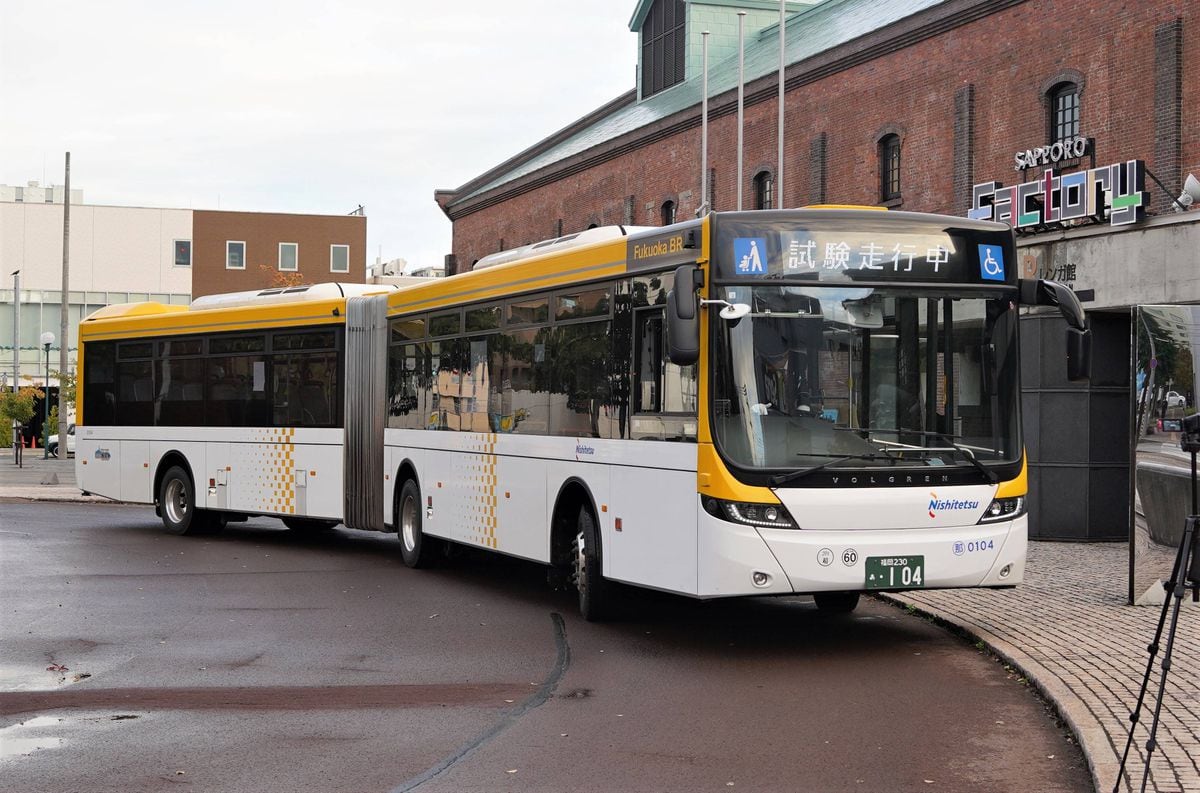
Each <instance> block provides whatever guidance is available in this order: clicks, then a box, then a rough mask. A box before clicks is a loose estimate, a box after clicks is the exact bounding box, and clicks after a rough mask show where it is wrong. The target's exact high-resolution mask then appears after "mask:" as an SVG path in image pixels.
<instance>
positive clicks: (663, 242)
mask: <svg viewBox="0 0 1200 793" xmlns="http://www.w3.org/2000/svg"><path fill="white" fill-rule="evenodd" d="M699 228H700V222H699V221H693V222H692V223H689V224H687V225H686V226H683V227H679V226H676V227H674V230H672V231H669V232H667V233H665V234H655V235H654V236H649V237H638V238H636V239H631V240H629V241H628V242H627V243H626V244H625V269H626V270H628V271H630V272H632V271H634V270H651V269H658V268H661V267H669V266H671V265H673V264H688V263H690V262H694V261H696V257H698V256H699V255H700V251H699V250H698V249H697V248H696V239H697V237H698V236H699Z"/></svg>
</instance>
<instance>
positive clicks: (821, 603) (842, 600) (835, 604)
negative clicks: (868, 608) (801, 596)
mask: <svg viewBox="0 0 1200 793" xmlns="http://www.w3.org/2000/svg"><path fill="white" fill-rule="evenodd" d="M813 600H815V601H816V603H817V608H818V609H819V610H820V611H823V612H825V613H826V614H849V613H850V612H851V611H854V609H855V608H857V607H858V593H857V592H814V593H813Z"/></svg>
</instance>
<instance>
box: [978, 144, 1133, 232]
mask: <svg viewBox="0 0 1200 793" xmlns="http://www.w3.org/2000/svg"><path fill="white" fill-rule="evenodd" d="M1090 148H1091V145H1090V141H1089V140H1087V139H1086V138H1079V137H1076V138H1069V139H1067V140H1064V141H1059V142H1056V143H1053V144H1051V145H1048V146H1041V147H1039V148H1036V149H1025V150H1022V151H1018V152H1017V153H1016V154H1014V155H1013V164H1014V165H1013V169H1014V170H1018V171H1023V170H1025V169H1027V168H1035V167H1041V166H1052V165H1055V164H1057V163H1059V162H1061V161H1063V160H1066V159H1077V158H1079V157H1082V156H1084V155H1085V154H1087V153H1088V151H1089V149H1090ZM1149 205H1150V194H1149V193H1148V192H1146V164H1145V163H1144V162H1143V161H1141V160H1129V161H1128V162H1119V163H1113V164H1112V165H1105V166H1103V167H1100V168H1092V169H1091V170H1087V171H1076V172H1074V173H1067V174H1057V173H1055V171H1054V169H1053V168H1052V167H1047V168H1046V170H1045V171H1044V172H1043V173H1042V175H1041V176H1040V177H1038V178H1037V179H1036V180H1034V181H1032V182H1025V183H1024V184H1019V185H1013V186H1011V187H1005V186H1004V185H1002V184H1001V183H1000V182H983V183H981V184H977V185H975V187H974V188H973V189H972V191H971V210H970V211H969V212H968V213H967V217H969V218H971V219H972V220H995V221H999V222H1002V223H1008V224H1009V225H1011V226H1014V227H1016V228H1018V229H1032V228H1038V229H1046V228H1053V227H1056V226H1061V225H1063V224H1069V223H1071V222H1072V221H1078V220H1093V221H1096V222H1104V221H1108V223H1109V224H1110V225H1112V226H1125V225H1128V224H1130V223H1137V222H1138V221H1140V220H1142V219H1144V218H1145V214H1146V208H1147V207H1148V206H1149Z"/></svg>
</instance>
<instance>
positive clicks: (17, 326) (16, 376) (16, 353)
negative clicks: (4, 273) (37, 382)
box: [12, 270, 21, 394]
mask: <svg viewBox="0 0 1200 793" xmlns="http://www.w3.org/2000/svg"><path fill="white" fill-rule="evenodd" d="M12 277H13V381H12V390H13V393H14V394H15V393H17V392H18V391H20V390H21V386H20V382H21V271H20V270H13V274H12Z"/></svg>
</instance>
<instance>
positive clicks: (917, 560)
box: [866, 556, 925, 589]
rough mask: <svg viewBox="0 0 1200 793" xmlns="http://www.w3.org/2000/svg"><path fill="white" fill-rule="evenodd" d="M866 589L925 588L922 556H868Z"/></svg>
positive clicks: (923, 558)
mask: <svg viewBox="0 0 1200 793" xmlns="http://www.w3.org/2000/svg"><path fill="white" fill-rule="evenodd" d="M866 568H867V589H920V588H921V587H923V586H925V557H924V556H868V557H867V565H866Z"/></svg>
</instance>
